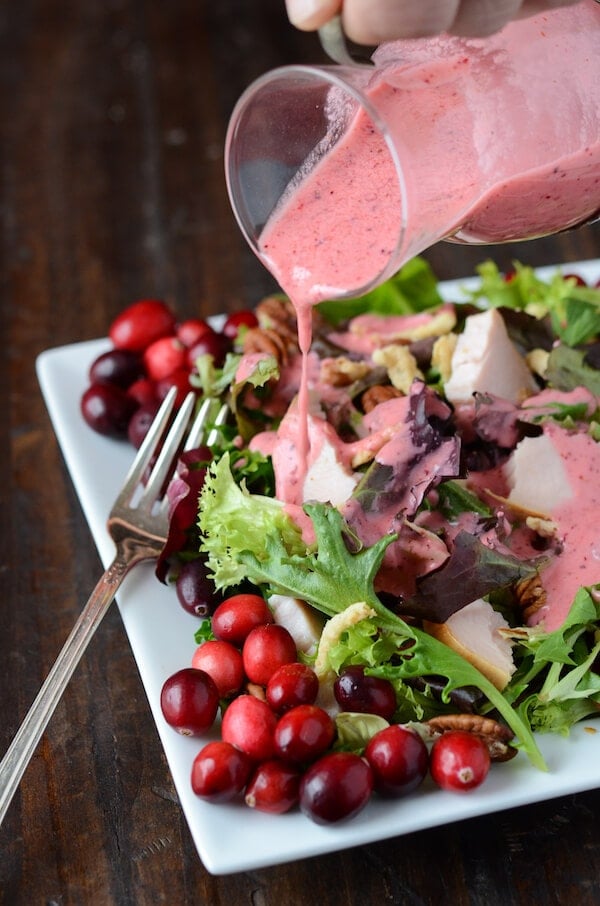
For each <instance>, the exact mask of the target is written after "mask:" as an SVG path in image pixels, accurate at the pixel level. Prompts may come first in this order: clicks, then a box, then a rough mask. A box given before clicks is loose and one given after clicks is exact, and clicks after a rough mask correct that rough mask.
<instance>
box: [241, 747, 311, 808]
mask: <svg viewBox="0 0 600 906" xmlns="http://www.w3.org/2000/svg"><path fill="white" fill-rule="evenodd" d="M299 787H300V771H299V770H298V769H297V768H295V767H292V765H289V764H285V763H284V762H283V761H278V760H277V759H275V758H274V759H270V760H269V761H263V763H262V764H260V765H259V766H258V767H257V768H256V770H255V772H254V774H253V775H252V777H251V778H250V781H249V783H248V786H247V787H246V795H245V800H246V805H249V806H250V808H255V809H258V810H259V811H261V812H268V813H269V814H271V815H282V814H283V813H284V812H289V810H290V809H291V808H293V807H294V806H295V805H296V804H297V803H298V790H299Z"/></svg>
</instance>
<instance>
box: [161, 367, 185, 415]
mask: <svg viewBox="0 0 600 906" xmlns="http://www.w3.org/2000/svg"><path fill="white" fill-rule="evenodd" d="M172 387H176V388H177V394H176V396H175V403H174V405H175V406H176V407H179V406H181V404H182V403H183V401H184V399H185V398H186V396H187V395H188V393H189V392H190V390H191V389H192V386H191V384H190V372H189V369H188V368H187V367H186V368H178V369H177V371H174V372H173V374H170V375H168V377H165V378H162V379H161V380H159V381H157V382H156V396H157V397H158V399H159V400H160V401H161V402H162V401H163V400H164V398H165V396H166V395H167V393H168V392H169V390H170V389H171V388H172Z"/></svg>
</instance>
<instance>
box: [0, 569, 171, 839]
mask: <svg viewBox="0 0 600 906" xmlns="http://www.w3.org/2000/svg"><path fill="white" fill-rule="evenodd" d="M154 556H156V555H155V554H154ZM142 559H149V555H148V554H146V555H145V556H144V555H143V554H140V555H139V556H138V557H137V558H134V559H124V558H123V557H122V556H121V555H120V554H119V553H118V554H117V556H116V557H115V559H114V560H113V562H112V563H111V564H110V566H109V567H108V568H107V569H106V571H105V572H104V574H103V575H102V577H101V578H100V580H99V582H98V584H97V585H96V587H95V588H94V590H93V592H92V593H91V595H90V597H89V598H88V601H87V603H86V605H85V607H84V608H83V610H82V611H81V613H80V615H79V617H78V619H77V622H76V623H75V625H74V626H73V629H72V630H71V633H70V635H69V637H68V638H67V640H66V642H65V644H64V645H63V648H62V650H61V652H60V654H59V655H58V657H57V659H56V661H55V662H54V665H53V666H52V668H51V670H50V672H49V674H48V676H47V677H46V679H45V680H44V683H43V685H42V687H41V689H40V691H39V692H38V694H37V696H36V698H35V700H34V702H33V704H32V705H31V708H30V709H29V711H28V712H27V715H26V717H25V719H24V720H23V723H22V724H21V726H20V727H19V730H18V731H17V734H16V736H15V738H14V739H13V741H12V742H11V744H10V746H9V747H8V749H7V751H6V754H5V755H4V757H3V759H2V761H1V762H0V824H2V821H3V820H4V816H5V814H6V812H7V810H8V807H9V805H10V803H11V801H12V798H13V796H14V794H15V792H16V791H17V787H18V786H19V783H20V782H21V778H22V777H23V774H24V773H25V769H26V768H27V765H28V764H29V762H30V760H31V758H32V756H33V753H34V752H35V750H36V748H37V745H38V743H39V741H40V739H41V737H42V734H43V732H44V730H45V729H46V727H47V725H48V722H49V720H50V718H51V717H52V715H53V713H54V711H55V709H56V706H57V705H58V703H59V701H60V699H61V696H62V694H63V692H64V691H65V688H66V686H67V684H68V682H69V680H70V679H71V677H72V675H73V672H74V670H75V668H76V667H77V665H78V663H79V661H80V660H81V658H82V657H83V654H84V652H85V650H86V648H87V646H88V643H89V642H90V640H91V638H92V636H93V635H94V633H95V631H96V629H97V628H98V626H99V625H100V623H101V622H102V619H103V617H104V615H105V613H106V612H107V610H108V608H109V607H110V605H111V603H112V601H113V600H114V597H115V595H116V593H117V591H118V589H119V586H120V585H121V583H122V581H123V579H124V578H125V576H126V575H127V573H128V572H129V570H130V569H131V568H132V566H134V565H135V564H136V563H139V562H140V560H142Z"/></svg>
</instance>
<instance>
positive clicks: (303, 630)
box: [269, 595, 325, 655]
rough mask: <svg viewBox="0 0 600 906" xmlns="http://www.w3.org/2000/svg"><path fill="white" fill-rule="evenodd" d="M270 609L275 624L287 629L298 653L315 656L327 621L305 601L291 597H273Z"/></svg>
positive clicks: (270, 599) (270, 600) (270, 601)
mask: <svg viewBox="0 0 600 906" xmlns="http://www.w3.org/2000/svg"><path fill="white" fill-rule="evenodd" d="M269 607H270V608H271V610H272V611H273V617H274V619H275V622H276V623H279V625H280V626H283V627H285V629H287V631H288V632H289V634H290V635H291V637H292V638H293V640H294V642H295V643H296V648H297V649H298V651H303V652H304V653H305V654H309V655H313V654H315V652H316V650H317V645H318V644H319V639H320V638H321V632H322V630H323V625H324V623H325V619H324V618H323V617H321V615H320V614H318V613H317V612H316V611H315V610H314V609H313V608H312V607H310V606H309V605H308V604H307V603H306V602H305V601H300V600H299V599H298V598H292V597H290V596H289V595H271V597H270V598H269Z"/></svg>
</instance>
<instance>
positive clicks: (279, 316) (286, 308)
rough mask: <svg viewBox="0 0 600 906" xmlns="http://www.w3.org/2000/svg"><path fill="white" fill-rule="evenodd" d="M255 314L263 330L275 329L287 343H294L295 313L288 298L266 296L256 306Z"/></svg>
mask: <svg viewBox="0 0 600 906" xmlns="http://www.w3.org/2000/svg"><path fill="white" fill-rule="evenodd" d="M255 314H256V317H257V318H258V323H259V326H260V327H261V328H262V329H263V330H275V331H276V332H277V333H278V334H279V336H280V337H281V338H282V339H283V340H285V341H286V342H287V343H288V344H290V345H295V344H296V340H297V334H298V328H297V324H296V313H295V311H294V308H293V306H292V303H291V302H290V301H289V299H286V298H284V297H282V296H266V297H265V298H264V299H262V300H261V301H260V302H259V303H258V305H257V306H256V310H255Z"/></svg>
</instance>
